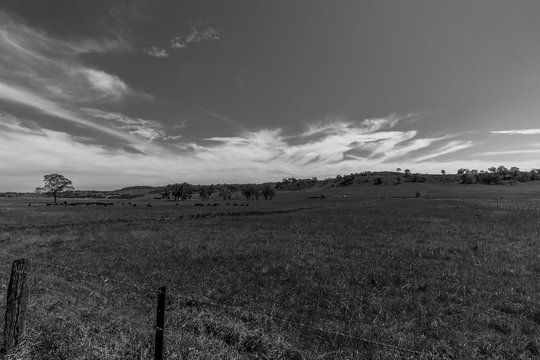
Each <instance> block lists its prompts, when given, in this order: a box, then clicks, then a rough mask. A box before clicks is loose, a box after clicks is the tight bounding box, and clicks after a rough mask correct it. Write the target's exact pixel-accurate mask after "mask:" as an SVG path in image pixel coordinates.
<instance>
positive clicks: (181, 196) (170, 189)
mask: <svg viewBox="0 0 540 360" xmlns="http://www.w3.org/2000/svg"><path fill="white" fill-rule="evenodd" d="M215 193H217V194H218V196H219V197H220V198H222V199H223V200H231V199H232V198H233V195H234V194H236V195H238V194H240V195H241V196H243V197H245V199H246V200H259V198H261V197H262V198H264V200H272V199H273V198H274V197H275V196H276V191H275V189H274V186H273V185H272V184H261V185H258V184H246V185H228V184H218V185H192V184H189V183H187V182H183V183H175V184H169V185H167V186H165V187H164V188H163V190H162V193H161V194H162V198H164V199H168V200H170V201H180V200H182V201H185V200H190V199H192V197H193V196H196V195H198V196H199V198H200V199H201V200H202V201H207V200H208V199H209V198H210V196H212V195H213V194H215Z"/></svg>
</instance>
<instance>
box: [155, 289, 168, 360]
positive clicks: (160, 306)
mask: <svg viewBox="0 0 540 360" xmlns="http://www.w3.org/2000/svg"><path fill="white" fill-rule="evenodd" d="M166 295H167V288H166V287H165V286H162V287H160V288H159V290H158V303H157V316H156V346H155V348H156V350H155V360H163V332H164V329H165V296H166Z"/></svg>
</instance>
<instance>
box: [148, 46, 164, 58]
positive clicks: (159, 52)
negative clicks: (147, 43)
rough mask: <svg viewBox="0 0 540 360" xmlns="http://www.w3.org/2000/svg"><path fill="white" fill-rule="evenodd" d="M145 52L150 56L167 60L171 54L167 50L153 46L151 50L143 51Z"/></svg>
mask: <svg viewBox="0 0 540 360" xmlns="http://www.w3.org/2000/svg"><path fill="white" fill-rule="evenodd" d="M143 52H144V53H146V54H148V55H150V56H153V57H157V58H167V57H169V53H168V52H167V50H165V49H162V48H160V47H157V46H152V47H151V48H146V49H143Z"/></svg>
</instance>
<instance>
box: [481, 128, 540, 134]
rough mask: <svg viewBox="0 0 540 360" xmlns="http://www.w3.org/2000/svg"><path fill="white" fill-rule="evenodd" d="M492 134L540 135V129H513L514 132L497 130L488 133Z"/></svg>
mask: <svg viewBox="0 0 540 360" xmlns="http://www.w3.org/2000/svg"><path fill="white" fill-rule="evenodd" d="M490 133H492V134H504V135H540V129H514V130H497V131H495V130H494V131H490Z"/></svg>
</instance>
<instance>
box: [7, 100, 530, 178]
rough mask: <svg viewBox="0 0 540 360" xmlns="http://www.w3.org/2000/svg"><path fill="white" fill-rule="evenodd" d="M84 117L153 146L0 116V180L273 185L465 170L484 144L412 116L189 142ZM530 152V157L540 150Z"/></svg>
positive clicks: (145, 126) (116, 120)
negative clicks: (7, 176) (122, 144)
mask: <svg viewBox="0 0 540 360" xmlns="http://www.w3.org/2000/svg"><path fill="white" fill-rule="evenodd" d="M52 111H54V109H53V110H52ZM83 112H84V113H85V114H86V116H88V117H90V118H92V119H94V120H95V124H97V125H99V126H103V127H105V128H110V129H111V131H117V132H119V133H124V134H125V136H130V137H136V138H139V139H141V140H142V141H144V142H146V143H147V144H149V145H152V146H149V147H146V148H144V152H134V151H128V150H124V149H122V148H111V147H108V146H103V145H101V146H100V145H99V144H95V143H91V142H90V143H88V142H85V141H81V140H80V139H78V138H77V137H75V136H71V135H69V134H66V133H62V132H58V131H53V130H47V129H43V128H40V127H39V126H38V125H36V124H34V126H27V125H23V123H22V122H21V121H20V120H18V119H17V118H16V117H14V116H11V115H9V114H6V113H4V114H3V115H2V114H0V138H1V141H0V174H2V173H5V172H4V171H7V170H8V169H9V173H18V174H22V175H21V176H23V175H24V174H27V173H28V169H30V168H32V169H33V170H32V171H33V175H32V176H33V177H30V173H28V174H29V175H28V179H26V180H25V179H19V180H18V182H17V184H22V183H24V182H25V181H27V182H28V184H29V185H28V186H29V188H33V187H35V177H36V175H35V171H53V170H54V171H59V172H63V173H65V175H66V176H68V177H70V176H71V177H70V178H71V179H72V180H74V182H75V183H76V184H77V186H78V187H86V188H99V187H101V188H111V187H114V186H123V185H127V184H163V183H167V182H172V181H188V182H193V183H212V182H214V183H216V182H251V181H272V180H279V179H281V178H283V177H289V176H295V177H304V176H309V177H311V176H318V177H325V176H328V175H337V174H346V173H351V172H360V171H364V170H392V169H395V168H397V167H401V168H410V169H411V170H413V171H414V172H416V171H418V172H428V171H431V172H437V173H439V172H440V169H441V168H444V169H446V170H447V171H448V172H452V171H455V170H457V168H459V167H463V166H464V164H463V161H464V160H462V159H463V157H462V156H461V155H460V157H459V158H457V157H455V156H454V157H452V154H453V153H457V152H459V151H462V150H465V149H469V148H474V146H477V144H476V142H474V141H472V140H467V139H462V138H459V136H458V134H454V135H452V134H446V135H437V136H434V135H430V134H429V133H425V132H422V131H420V130H418V129H411V128H409V129H401V130H398V129H400V128H402V127H403V125H402V124H401V123H402V122H404V119H406V117H404V116H399V115H390V116H387V117H381V118H377V119H366V120H356V121H355V120H348V119H346V118H344V117H334V118H327V119H325V120H323V121H320V122H316V123H314V124H311V125H306V128H305V129H304V130H303V131H299V132H297V133H296V134H290V133H288V134H287V133H285V131H284V130H283V129H281V128H271V129H260V130H250V131H249V130H242V129H238V130H240V132H239V133H237V134H236V135H234V136H209V137H207V138H205V139H201V140H200V141H183V138H181V137H180V134H179V133H178V131H176V133H174V132H172V131H171V130H172V128H164V127H163V126H162V125H161V124H160V123H159V122H156V121H152V120H147V119H141V118H137V117H130V116H127V115H125V114H121V113H116V112H107V111H103V110H99V109H94V108H84V109H83ZM176 130H178V129H176ZM527 151H529V152H531V155H532V151H533V150H527ZM470 153H471V154H473V155H471V156H473V157H472V158H471V159H470V160H467V161H466V165H467V167H470V168H473V167H477V168H483V167H486V166H485V165H482V164H485V163H486V162H485V161H482V160H481V159H482V156H487V155H489V154H487V153H482V152H479V151H476V152H474V151H472V152H470ZM501 153H503V151H501ZM504 153H507V152H504ZM15 157H16V158H17V159H20V161H18V162H17V164H13V162H12V161H10V160H9V159H12V158H15ZM60 159H61V160H60ZM535 161H536V157H534V159H533V158H531V159H530V161H529V160H527V161H523V162H521V163H519V164H513V165H516V166H519V167H522V168H527V167H533V163H534V162H535ZM82 164H84V166H83V165H82ZM88 164H92V165H91V167H90V166H88ZM180 164H181V166H180ZM93 174H107V176H106V177H102V176H100V177H96V176H93ZM126 174H128V175H129V176H126ZM1 176H2V175H0V177H1ZM23 178H24V176H23ZM30 184H31V185H30ZM18 186H19V187H20V185H18Z"/></svg>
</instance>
